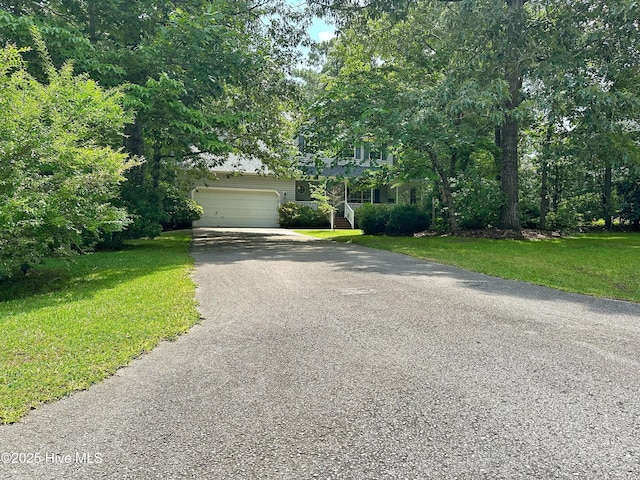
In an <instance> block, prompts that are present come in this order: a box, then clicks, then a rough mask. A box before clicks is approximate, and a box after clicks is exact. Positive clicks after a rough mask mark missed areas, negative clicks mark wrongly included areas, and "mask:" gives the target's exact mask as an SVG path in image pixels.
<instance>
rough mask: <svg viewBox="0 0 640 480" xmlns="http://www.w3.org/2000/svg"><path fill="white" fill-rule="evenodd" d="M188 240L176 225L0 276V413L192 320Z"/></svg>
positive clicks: (114, 363) (118, 361) (31, 403)
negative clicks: (118, 247) (117, 247)
mask: <svg viewBox="0 0 640 480" xmlns="http://www.w3.org/2000/svg"><path fill="white" fill-rule="evenodd" d="M190 242H191V236H190V234H187V233H185V232H174V233H171V234H167V235H163V236H161V237H160V238H157V239H155V240H139V241H134V242H130V243H128V245H127V248H125V249H124V250H122V251H118V252H100V253H94V254H89V255H83V256H79V257H77V258H74V259H73V262H71V264H67V263H65V262H63V261H62V260H60V259H53V260H48V261H47V262H46V263H45V264H44V265H43V266H41V267H38V268H37V269H34V270H32V271H30V272H29V274H28V275H26V276H24V277H19V278H18V277H16V278H14V279H12V280H11V281H8V280H5V281H3V282H0V329H1V332H2V335H1V337H0V423H11V422H15V421H17V420H19V419H20V418H21V417H22V416H24V415H25V414H26V413H27V412H28V411H29V410H30V409H33V408H36V407H37V406H38V405H40V404H42V403H44V402H50V401H53V400H56V399H59V398H61V397H63V396H65V395H67V394H69V393H71V392H73V391H75V390H82V389H86V388H87V387H89V386H90V385H91V384H93V383H95V382H99V381H100V380H102V379H104V378H105V377H107V376H109V375H112V374H113V373H114V372H115V371H116V370H117V369H118V368H120V367H122V366H123V365H126V364H127V363H129V362H130V361H131V360H132V359H134V358H136V357H138V356H140V355H141V354H143V353H144V352H148V351H149V350H151V349H152V348H153V347H154V346H156V345H157V344H158V343H159V342H160V341H161V340H166V339H173V338H175V337H176V336H177V335H179V334H181V333H184V332H186V331H187V330H188V329H189V328H190V327H191V326H192V325H193V324H194V323H196V322H197V321H198V312H197V309H196V304H195V300H194V290H195V286H194V283H193V281H192V280H191V277H190V272H191V271H192V268H193V260H192V258H191V257H190V256H189V253H188V251H189V246H190Z"/></svg>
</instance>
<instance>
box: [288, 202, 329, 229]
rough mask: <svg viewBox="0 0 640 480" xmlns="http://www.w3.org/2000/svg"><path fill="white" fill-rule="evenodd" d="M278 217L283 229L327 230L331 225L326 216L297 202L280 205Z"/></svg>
mask: <svg viewBox="0 0 640 480" xmlns="http://www.w3.org/2000/svg"><path fill="white" fill-rule="evenodd" d="M278 216H279V219H280V226H281V227H282V228H327V227H329V226H330V225H331V222H330V221H329V219H328V218H327V215H326V214H324V213H322V212H319V211H318V210H314V209H313V208H311V207H307V206H306V205H300V204H299V203H296V202H286V203H283V204H282V205H280V206H279V207H278Z"/></svg>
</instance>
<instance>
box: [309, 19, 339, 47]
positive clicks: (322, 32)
mask: <svg viewBox="0 0 640 480" xmlns="http://www.w3.org/2000/svg"><path fill="white" fill-rule="evenodd" d="M335 31H336V29H335V27H334V26H333V25H329V24H327V22H325V21H324V20H322V19H319V18H315V19H314V20H313V23H312V24H311V27H309V35H310V36H311V38H313V39H314V40H315V41H316V42H318V41H326V40H329V39H331V38H332V37H333V36H334V34H335Z"/></svg>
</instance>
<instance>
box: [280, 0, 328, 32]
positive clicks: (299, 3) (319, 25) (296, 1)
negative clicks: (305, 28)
mask: <svg viewBox="0 0 640 480" xmlns="http://www.w3.org/2000/svg"><path fill="white" fill-rule="evenodd" d="M287 2H288V3H289V5H291V6H294V7H300V8H303V7H304V4H305V2H304V0H287ZM335 31H336V29H335V27H334V26H333V25H329V24H328V23H327V22H325V21H324V20H323V19H320V18H314V19H313V22H312V23H311V26H310V27H309V35H310V36H311V38H312V39H314V40H315V41H316V42H319V41H326V40H330V39H331V38H333V36H334V34H335Z"/></svg>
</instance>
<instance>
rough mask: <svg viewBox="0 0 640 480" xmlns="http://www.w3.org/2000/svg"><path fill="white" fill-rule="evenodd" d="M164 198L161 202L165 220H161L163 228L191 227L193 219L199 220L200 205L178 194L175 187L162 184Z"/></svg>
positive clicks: (201, 210) (200, 215) (200, 214)
mask: <svg viewBox="0 0 640 480" xmlns="http://www.w3.org/2000/svg"><path fill="white" fill-rule="evenodd" d="M162 187H163V190H164V198H163V200H162V204H163V207H164V211H165V214H166V216H167V220H165V221H163V222H162V228H163V229H164V230H177V229H180V228H191V225H192V222H193V221H194V220H199V219H200V217H202V214H203V213H204V210H203V209H202V207H201V206H200V205H198V204H197V203H196V202H194V201H193V200H191V199H190V198H186V197H185V196H184V195H181V194H180V191H179V190H178V188H177V187H175V186H173V185H171V184H169V183H163V184H162Z"/></svg>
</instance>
